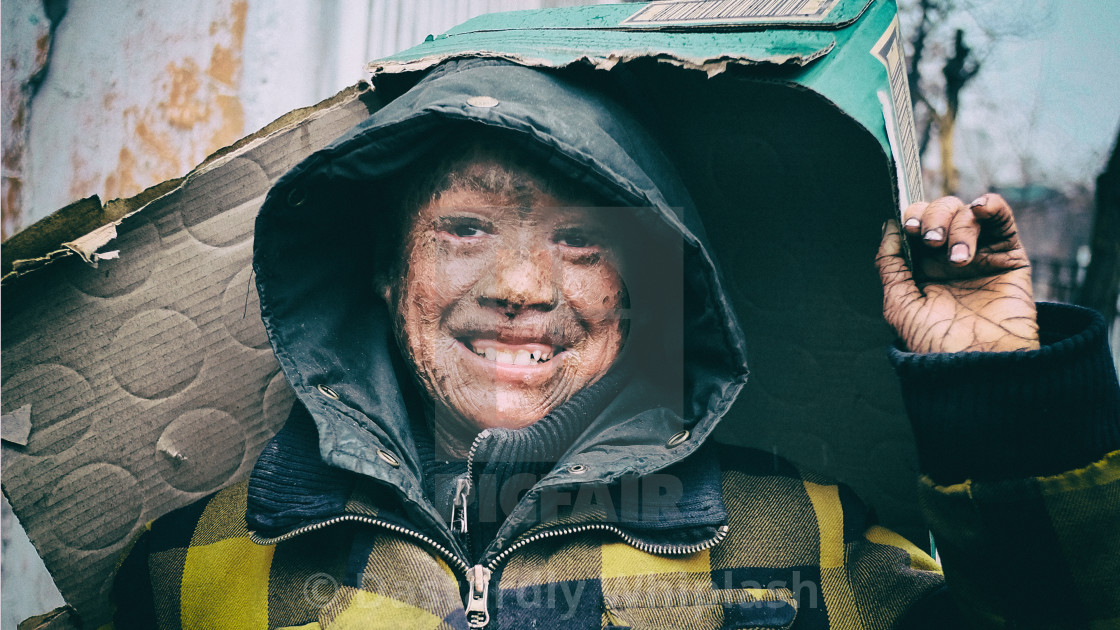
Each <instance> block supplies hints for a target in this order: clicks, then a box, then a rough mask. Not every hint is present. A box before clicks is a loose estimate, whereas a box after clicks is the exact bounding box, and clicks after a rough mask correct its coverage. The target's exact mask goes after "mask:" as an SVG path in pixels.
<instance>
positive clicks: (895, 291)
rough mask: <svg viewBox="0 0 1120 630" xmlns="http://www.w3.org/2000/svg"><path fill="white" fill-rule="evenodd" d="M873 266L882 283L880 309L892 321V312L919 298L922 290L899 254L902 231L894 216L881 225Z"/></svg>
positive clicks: (900, 253)
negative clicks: (881, 235) (880, 238)
mask: <svg viewBox="0 0 1120 630" xmlns="http://www.w3.org/2000/svg"><path fill="white" fill-rule="evenodd" d="M875 266H876V267H877V268H878V269H879V279H880V280H881V281H882V283H883V313H884V314H885V315H886V316H887V320H888V321H890V322H891V324H894V323H895V322H893V321H891V320H892V315H893V314H895V313H897V312H899V310H900V309H902V308H903V307H905V306H906V305H907V304H909V303H910V302H913V301H914V300H917V299H919V298H921V297H922V292H921V291H920V290H918V285H917V284H915V283H914V274H913V273H912V272H911V271H910V266H909V265H907V264H906V258H904V257H903V256H902V233H901V231H900V230H899V226H898V222H897V221H895V220H893V219H892V220H890V221H887V222H886V223H885V224H884V225H883V240H882V241H881V242H880V243H879V252H878V254H876V256H875Z"/></svg>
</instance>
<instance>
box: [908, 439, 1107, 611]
mask: <svg viewBox="0 0 1120 630" xmlns="http://www.w3.org/2000/svg"><path fill="white" fill-rule="evenodd" d="M919 497H920V499H921V503H922V510H923V511H924V512H925V515H926V519H927V522H928V523H929V526H930V529H931V530H932V531H933V534H934V538H935V540H936V541H937V547H938V550H939V552H940V553H941V556H942V559H943V561H944V567H945V575H946V579H947V581H948V585H949V590H950V592H951V593H952V595H953V598H954V599H955V601H956V602H957V605H958V606H959V607H960V608H961V609H962V611H964V613H965V614H966V615H967V616H968V617H970V618H971V619H973V620H974V622H976V623H977V624H978V625H980V626H981V627H994V628H1005V627H1031V628H1034V627H1053V628H1105V627H1109V628H1113V627H1117V626H1118V625H1120V526H1118V525H1117V523H1118V520H1117V507H1118V506H1120V451H1114V452H1112V453H1110V454H1108V455H1106V456H1105V457H1104V458H1103V459H1101V460H1099V461H1097V462H1094V463H1092V464H1090V465H1089V466H1086V467H1084V468H1079V469H1076V470H1071V471H1068V472H1064V473H1061V474H1058V475H1052V476H1045V477H1033V478H1025V479H1016V480H1006V481H990V482H977V481H966V482H964V483H960V484H955V485H950V486H941V485H937V484H936V483H935V482H934V481H932V480H931V479H930V478H929V477H928V476H927V477H924V478H923V479H922V481H921V484H920V487H919Z"/></svg>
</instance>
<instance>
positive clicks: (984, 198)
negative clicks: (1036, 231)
mask: <svg viewBox="0 0 1120 630" xmlns="http://www.w3.org/2000/svg"><path fill="white" fill-rule="evenodd" d="M968 208H969V210H971V211H972V213H973V214H975V215H976V218H977V219H978V220H979V221H980V227H981V230H982V231H983V233H984V235H985V237H986V240H988V241H994V242H998V241H1006V244H1007V248H1008V249H1021V248H1022V247H1023V244H1022V243H1021V242H1020V241H1019V230H1018V228H1017V227H1016V226H1015V216H1014V215H1013V214H1012V212H1011V206H1009V205H1008V204H1007V201H1006V200H1005V199H1004V198H1003V197H1002V196H1000V195H997V194H996V193H987V194H985V195H981V196H980V197H978V198H977V199H976V200H975V201H973V202H972V203H971V204H969V206H968ZM1001 249H1004V248H1001Z"/></svg>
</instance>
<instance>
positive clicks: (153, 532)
mask: <svg viewBox="0 0 1120 630" xmlns="http://www.w3.org/2000/svg"><path fill="white" fill-rule="evenodd" d="M729 456H731V457H730V458H729ZM721 459H722V460H723V461H724V462H728V461H733V462H735V465H734V466H726V465H725V468H724V469H723V470H722V473H721V474H720V476H719V479H720V480H719V486H720V491H721V493H722V496H723V500H724V502H725V505H726V510H727V514H728V520H727V524H726V533H725V535H723V536H722V537H721V540H720V541H719V542H718V544H715V545H713V546H711V547H710V548H705V549H701V550H698V551H696V552H694V553H691V554H685V555H672V556H669V555H659V554H658V553H651V552H649V551H647V550H643V549H641V548H640V547H642V546H643V545H642V543H641V541H636V540H634V539H633V538H630V537H620V536H619V535H618V533H617V532H610V531H600V530H596V529H593V528H588V529H585V530H583V531H575V532H573V533H568V534H566V535H555V536H548V535H546V536H535V534H539V533H540V532H541V531H542V530H548V529H551V531H553V532H557V531H561V529H560V528H561V527H564V528H568V529H576V530H579V526H578V522H579V521H580V520H581V519H584V518H586V517H585V516H579V515H575V514H567V515H563V514H562V515H561V517H560V518H559V522H558V523H553V524H552V525H550V526H548V528H540V529H537V530H531V531H530V532H528V533H527V534H526V535H525V536H524V537H523V538H528V537H534V541H533V542H529V543H528V544H524V545H523V546H518V545H517V544H516V543H515V544H514V545H513V547H516V550H515V551H513V552H512V553H509V554H508V556H507V557H506V558H505V559H504V561H503V562H502V563H501V566H500V567H496V568H495V571H494V574H493V577H492V579H491V580H490V584H489V589H490V591H491V592H490V610H489V612H490V615H491V620H490V626H489V627H490V628H632V629H638V628H853V629H854V628H892V627H898V624H899V623H900V620H901V619H903V618H904V616H905V615H907V613H908V611H909V614H910V617H909V620H908V621H906V622H905V623H911V622H916V623H918V624H919V625H920V622H922V621H926V622H930V621H931V620H942V621H944V620H946V619H954V618H955V617H954V616H955V615H957V614H958V611H957V610H956V608H955V607H953V605H952V604H951V603H950V602H949V599H948V598H947V597H946V596H945V589H944V586H943V577H942V574H941V572H940V569H939V567H938V566H937V564H936V563H934V562H933V560H931V559H930V557H929V556H928V555H926V554H925V553H924V552H922V551H921V550H920V549H918V548H916V547H915V546H914V545H913V544H911V543H910V542H908V541H907V540H905V539H904V538H902V537H900V536H898V535H897V534H895V533H893V532H891V531H889V530H886V529H884V528H881V527H878V526H876V525H874V524H871V523H870V522H869V520H868V517H867V511H866V510H865V509H864V507H863V506H862V505H861V504H860V503H859V501H858V500H857V499H856V498H855V497H854V495H853V494H852V493H851V492H850V491H849V490H848V489H847V488H845V487H844V486H839V485H835V484H832V483H829V482H828V481H827V480H824V479H821V478H819V477H817V476H815V475H813V474H810V473H807V472H804V471H801V470H799V469H797V468H795V467H793V466H791V465H789V464H787V463H785V462H783V461H778V462H774V461H773V459H772V457H771V456H770V455H769V454H764V453H760V452H756V451H745V450H733V451H727V450H724V451H723V452H722V453H721ZM246 489H247V484H246V483H242V484H239V485H237V486H233V487H231V488H228V489H226V490H224V491H222V492H220V493H218V494H216V495H214V496H213V497H211V498H210V499H208V500H205V501H201V502H199V503H197V504H195V505H192V506H190V507H188V508H185V509H183V510H180V511H178V512H175V513H172V514H170V515H168V516H166V517H164V518H162V519H160V520H158V521H156V522H155V523H154V524H153V525H152V526H151V528H150V530H149V531H148V532H147V533H146V534H145V535H144V536H143V537H142V538H141V539H140V541H139V542H138V543H137V545H136V547H135V548H134V550H133V552H132V553H131V554H130V555H129V557H128V559H127V560H126V561H125V563H124V565H123V566H122V567H121V572H120V576H119V578H118V583H117V592H116V601H117V604H118V606H119V610H118V617H117V627H118V628H123V627H126V626H140V627H160V628H244V629H251V628H260V629H264V628H283V627H300V628H323V629H326V628H332V629H334V628H339V629H341V628H465V627H467V622H466V617H465V615H464V603H463V602H464V600H463V592H464V589H465V588H467V586H466V585H467V579H466V576H465V575H463V574H462V572H461V571H460V570H458V569H456V568H455V567H454V566H453V563H450V562H449V561H447V560H446V559H445V558H444V557H443V554H441V553H440V550H439V549H437V548H435V547H433V546H432V545H431V544H429V543H427V542H425V541H422V540H418V539H417V538H416V537H415V536H414V535H413V534H409V533H403V531H394V528H393V527H394V526H393V524H394V523H396V522H397V520H396V519H397V518H398V517H397V516H395V515H390V514H381V513H379V511H378V509H377V507H376V506H374V505H370V504H369V503H368V499H369V495H368V494H366V493H363V492H362V491H360V490H355V491H353V492H352V493H351V495H350V497H349V499H348V501H347V503H346V505H345V507H344V509H343V511H342V514H340V516H342V515H354V516H357V517H359V518H362V519H368V520H371V521H376V520H378V519H384V522H385V523H386V524H388V526H385V525H384V524H383V525H381V526H378V525H368V524H363V523H360V522H354V521H347V520H342V521H341V522H337V523H335V524H333V525H327V526H324V527H321V528H309V529H307V531H304V532H302V533H299V534H298V535H295V536H293V537H291V538H290V539H287V540H284V541H282V542H278V543H274V544H263V545H262V544H257V543H256V542H254V541H253V540H251V539H250V533H249V531H248V530H247V529H246V525H245V518H244V513H245V509H246ZM921 494H922V498H923V504H924V508H925V509H926V512H927V516H928V518H929V519H930V523H931V526H932V527H933V529H934V532H935V534H936V535H937V539H938V543H939V547H940V549H942V550H943V553H944V555H945V557H946V558H947V559H948V560H949V561H950V566H951V569H950V572H949V578H950V583H951V584H952V587H953V588H952V592H953V594H954V596H955V597H956V600H955V601H957V602H960V608H961V609H963V610H964V611H966V613H967V614H968V615H969V616H972V617H973V618H976V619H984V620H987V621H991V622H993V625H994V626H995V627H1000V626H1002V625H1003V624H1002V620H1001V619H1000V618H999V613H998V612H997V611H1000V610H1005V606H1006V605H1007V603H1008V601H1010V600H1015V601H1029V600H1030V599H1031V598H1039V599H1037V601H1039V602H1040V603H1045V602H1049V603H1051V604H1052V603H1053V602H1054V598H1058V599H1064V600H1065V605H1064V606H1062V607H1059V608H1065V609H1067V614H1068V617H1067V618H1066V619H1067V620H1068V621H1069V622H1070V624H1069V625H1065V623H1064V622H1063V620H1062V619H1057V620H1055V619H1047V620H1043V621H1045V622H1046V623H1040V626H1044V627H1082V623H1085V624H1086V625H1085V626H1084V627H1094V628H1095V627H1101V628H1105V627H1114V626H1113V625H1110V624H1116V623H1117V620H1118V619H1120V615H1118V614H1117V613H1118V612H1120V589H1118V588H1116V586H1117V583H1118V578H1117V576H1118V575H1120V567H1118V566H1117V565H1118V563H1120V534H1118V531H1117V530H1118V526H1117V524H1116V522H1115V521H1114V520H1113V519H1112V518H1111V517H1110V513H1111V512H1112V511H1113V506H1115V505H1117V503H1118V502H1120V452H1117V453H1112V454H1111V455H1109V456H1108V457H1106V458H1105V459H1104V460H1102V461H1100V462H1098V463H1095V464H1093V465H1091V466H1089V467H1086V468H1083V469H1079V470H1075V471H1071V472H1068V473H1065V474H1061V475H1057V476H1052V477H1046V478H1031V479H1023V480H1018V481H1007V482H998V483H992V484H981V483H966V484H960V485H956V486H950V487H940V486H937V485H935V484H933V483H932V482H931V481H929V480H928V479H926V480H925V481H924V482H923V484H922V485H921ZM584 524H585V525H586V524H587V523H586V522H585V523H584ZM573 526H574V527H573ZM1028 541H1030V542H1033V544H1030V545H1029V546H1023V547H1018V548H1015V545H1017V544H1020V543H1024V542H1028ZM1063 580H1064V582H1063ZM1110 585H1111V587H1110ZM1090 593H1096V595H1095V596H1094V598H1092V599H1086V597H1085V595H1087V594H1090ZM947 608H953V609H952V610H947ZM1045 608H1046V609H1047V610H1049V609H1052V608H1053V606H1045ZM1090 620H1093V623H1088V622H1089V621H1090ZM933 627H937V626H936V625H935V626H933ZM941 627H947V626H944V625H942V626H941Z"/></svg>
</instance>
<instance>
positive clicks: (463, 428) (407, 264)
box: [387, 164, 628, 437]
mask: <svg viewBox="0 0 1120 630" xmlns="http://www.w3.org/2000/svg"><path fill="white" fill-rule="evenodd" d="M477 166H482V167H485V166H486V165H485V164H483V165H478V164H472V165H471V166H468V167H467V169H470V168H474V167H477ZM506 168H511V169H514V170H516V169H515V167H506ZM534 188H535V190H534V192H533V193H532V194H531V195H529V196H528V199H529V201H526V199H527V197H526V195H525V194H524V191H523V190H522V191H521V193H522V194H519V195H518V199H517V201H514V200H513V199H511V198H510V196H509V195H504V194H501V193H497V192H491V191H484V190H465V189H453V190H450V191H445V192H443V193H441V194H439V195H436V197H435V199H434V200H433V201H431V202H430V203H427V204H426V205H424V206H422V207H421V208H420V209H419V211H418V212H417V214H416V215H415V216H414V218H413V220H412V223H411V225H410V226H409V228H408V230H407V233H406V235H405V243H404V247H403V251H402V257H403V265H402V268H401V274H400V278H399V279H397V280H396V281H395V282H394V283H393V284H392V285H391V286H390V287H389V292H388V295H387V299H388V300H389V303H390V305H391V306H392V307H393V310H395V316H396V317H395V319H396V321H395V326H396V330H397V335H398V338H399V339H400V342H401V346H402V348H403V349H404V350H405V352H406V354H407V355H408V357H409V360H410V361H411V363H412V365H413V367H414V368H415V370H416V373H417V374H418V376H419V379H420V381H421V383H422V384H423V386H424V388H425V389H426V391H427V393H428V396H429V398H430V400H431V401H432V403H433V404H434V407H435V413H436V420H437V422H440V423H444V424H445V425H446V424H447V423H450V424H451V426H444V427H443V428H445V429H448V430H451V431H452V432H453V433H455V434H459V435H461V436H463V437H467V436H473V434H474V433H477V431H478V430H479V429H480V428H487V427H506V428H520V427H524V426H527V425H529V424H532V423H533V422H535V421H537V420H539V419H541V418H542V417H544V416H545V415H546V414H548V413H549V412H550V411H552V410H553V409H555V408H556V407H557V406H559V405H560V404H562V403H563V402H565V401H566V400H568V399H569V398H571V397H572V395H573V394H575V393H576V392H577V391H579V390H581V389H583V388H584V387H587V386H588V385H590V384H591V383H593V382H595V381H596V380H598V379H599V378H600V377H601V376H603V374H605V373H606V372H607V370H608V369H609V368H610V366H611V364H612V363H613V362H614V360H615V358H616V357H617V356H618V354H619V351H620V350H621V348H622V345H623V341H624V338H625V335H626V323H625V320H624V318H623V309H624V308H626V306H627V301H628V298H627V293H626V288H625V286H624V285H623V281H622V275H621V272H620V263H621V261H620V260H619V256H618V252H617V251H616V249H617V248H616V247H614V246H613V244H612V240H613V239H612V235H611V230H610V229H609V228H608V225H607V222H606V219H607V217H606V216H605V215H606V214H607V212H604V211H603V210H599V211H596V209H595V208H588V207H582V206H579V205H577V204H578V200H573V199H560V198H556V197H554V196H553V195H551V194H548V193H545V192H542V191H540V187H539V186H536V187H534Z"/></svg>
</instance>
